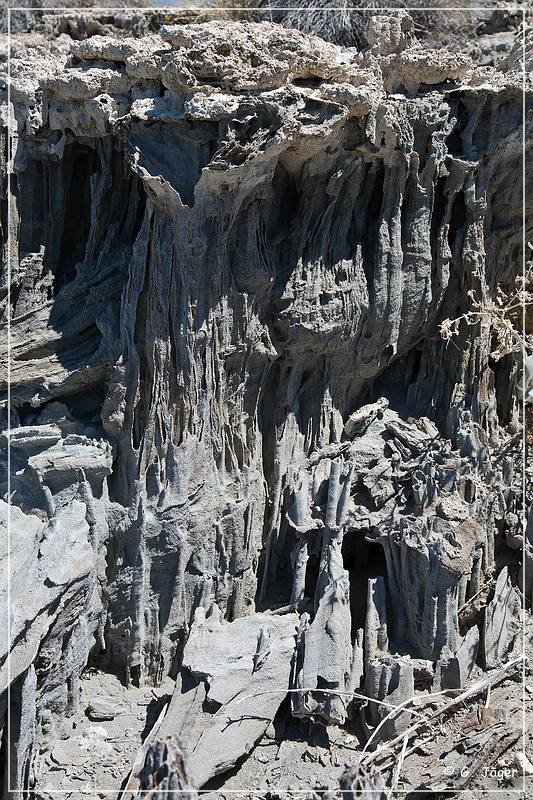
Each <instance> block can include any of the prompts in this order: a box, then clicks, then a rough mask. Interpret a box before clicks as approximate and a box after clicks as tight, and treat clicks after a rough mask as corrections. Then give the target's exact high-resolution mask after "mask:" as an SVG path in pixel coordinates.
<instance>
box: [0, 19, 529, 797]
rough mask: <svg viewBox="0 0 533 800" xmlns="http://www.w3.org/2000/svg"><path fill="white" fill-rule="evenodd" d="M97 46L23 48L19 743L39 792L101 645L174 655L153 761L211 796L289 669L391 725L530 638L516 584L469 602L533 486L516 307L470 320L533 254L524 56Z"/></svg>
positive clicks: (329, 710) (400, 33) (17, 252)
mask: <svg viewBox="0 0 533 800" xmlns="http://www.w3.org/2000/svg"><path fill="white" fill-rule="evenodd" d="M66 39H67V37H66V35H65V34H62V36H61V37H60V38H58V39H56V40H54V41H52V42H51V43H48V44H47V43H46V40H45V39H43V38H39V36H38V35H37V34H34V35H33V39H31V40H30V41H29V43H28V42H27V41H25V40H24V38H23V35H22V34H21V35H19V36H18V37H17V36H14V37H13V42H12V45H11V47H12V52H11V76H12V79H11V91H10V99H11V104H12V105H11V108H10V109H8V111H7V112H6V114H5V120H7V114H8V113H10V114H12V117H13V131H12V133H13V136H12V145H13V149H12V156H13V158H12V164H11V168H12V179H11V180H12V183H11V191H12V196H11V203H10V212H11V213H10V220H9V225H10V234H11V239H10V245H11V249H10V250H8V249H7V244H6V241H5V236H6V231H7V227H6V226H7V224H8V223H7V219H6V214H4V216H3V217H2V231H3V234H4V253H5V255H6V262H7V258H9V259H11V260H10V267H11V293H10V296H9V299H8V301H7V300H6V302H5V303H4V315H5V316H4V319H6V320H7V318H9V323H10V401H11V415H10V417H11V419H10V424H11V431H10V434H8V433H4V435H3V436H2V439H1V440H0V446H1V447H2V452H3V453H4V454H7V450H8V446H9V450H10V459H11V476H10V482H9V491H10V494H9V496H8V484H7V470H6V469H4V471H3V472H2V493H3V497H4V500H3V501H1V502H2V505H1V507H0V511H1V514H2V520H3V521H7V516H8V511H7V505H6V503H7V502H8V501H9V502H10V535H9V556H10V561H9V567H10V575H11V582H10V591H11V603H12V609H13V610H12V611H11V612H10V617H9V621H10V630H9V632H8V635H7V636H6V635H5V634H4V636H3V637H2V654H1V658H2V661H1V662H0V665H1V666H2V670H3V671H2V683H1V687H2V691H3V692H4V694H3V695H2V696H1V698H0V710H1V711H2V714H3V717H2V718H1V720H0V724H3V723H2V720H5V719H6V713H7V711H6V702H5V701H6V691H5V690H6V686H7V682H8V680H10V681H11V708H12V726H11V738H10V742H9V743H8V742H7V726H6V725H4V742H5V745H4V748H3V750H2V753H3V756H4V758H5V763H6V764H7V763H8V762H9V764H10V773H11V787H10V788H11V789H12V790H13V791H19V792H27V791H29V790H30V789H31V788H35V787H36V786H37V788H39V780H38V777H36V775H35V773H34V766H33V765H34V762H35V759H38V758H39V756H38V752H39V748H42V749H46V746H47V745H46V743H47V742H50V741H53V740H54V739H55V738H61V737H62V735H63V729H62V719H63V717H64V716H65V715H69V714H72V713H74V711H75V709H76V706H77V701H78V682H79V679H80V676H81V674H82V673H83V671H84V670H85V669H86V668H87V667H91V668H97V669H100V670H105V671H109V672H112V673H114V674H116V675H118V676H119V677H120V679H121V680H122V681H123V682H124V684H125V685H134V686H139V685H143V684H152V685H154V686H155V685H158V684H159V682H160V681H161V679H162V678H163V676H168V675H170V676H172V677H173V678H177V683H176V689H175V692H174V695H173V697H172V700H171V702H170V703H169V709H168V711H167V714H166V716H165V718H164V720H163V722H162V726H161V728H160V730H159V732H158V734H157V736H158V738H157V739H156V740H154V743H153V744H152V745H151V749H150V750H149V752H148V755H147V756H146V761H145V762H144V767H143V771H142V772H141V773H139V775H140V777H139V780H140V785H141V787H142V788H143V789H145V790H146V791H148V790H149V791H150V792H151V793H150V794H149V795H147V796H150V797H154V798H156V797H159V796H161V797H162V796H163V794H161V792H164V791H167V790H168V789H173V790H174V791H175V796H176V798H178V797H182V796H183V797H185V796H187V797H190V796H191V795H190V794H187V787H188V786H189V788H190V787H192V788H193V789H197V788H201V787H202V786H203V785H205V784H206V782H207V781H209V780H210V779H212V778H213V777H214V776H215V775H219V774H220V773H222V772H224V771H225V770H228V769H230V768H232V767H234V766H235V765H236V764H238V763H239V760H240V759H242V757H243V756H245V755H246V754H247V753H249V752H250V750H252V749H253V748H254V747H255V745H256V743H257V742H258V740H260V739H261V737H262V736H263V735H264V734H265V731H266V730H267V728H268V726H269V725H271V723H272V722H273V721H274V719H275V716H276V714H277V712H278V709H279V708H280V706H281V704H282V701H283V699H284V696H285V694H286V693H287V692H288V691H289V690H290V706H291V711H292V714H293V716H294V717H296V718H297V719H302V718H303V719H305V720H309V721H310V722H311V723H314V724H320V725H331V724H337V725H344V724H346V722H347V721H348V720H350V719H351V718H352V717H353V716H354V702H353V696H354V693H357V694H361V693H363V694H365V695H366V696H367V697H368V698H369V700H368V703H367V707H366V712H365V715H364V724H365V725H366V726H367V728H371V727H372V726H376V725H377V724H379V723H380V720H382V719H383V717H384V716H385V715H386V713H387V711H388V710H390V704H398V703H401V702H403V701H404V700H406V699H408V698H409V697H410V696H411V695H412V694H413V693H414V692H415V689H417V688H419V687H420V686H421V685H424V684H425V685H427V686H431V685H432V684H433V686H434V688H436V689H437V690H438V689H439V688H451V689H460V688H462V687H463V686H464V683H465V681H466V680H467V678H468V675H469V674H470V672H471V671H472V669H473V667H474V664H475V662H476V658H477V653H478V648H479V650H480V652H481V653H482V654H483V661H484V663H483V664H481V666H482V667H483V668H486V669H490V668H492V667H494V666H496V665H497V664H498V663H499V660H500V659H501V658H504V657H505V656H506V655H507V654H508V653H509V652H510V651H511V650H512V647H513V642H514V637H515V634H516V615H517V613H518V606H517V602H516V596H515V595H514V594H513V592H514V589H512V588H511V586H510V584H509V583H508V576H507V573H505V575H504V576H503V577H500V578H499V579H498V582H497V584H496V593H495V595H494V598H493V599H492V600H491V603H490V605H489V606H488V610H487V616H486V617H485V620H484V622H483V618H481V619H480V618H477V617H476V616H475V615H474V616H472V617H468V618H466V617H465V615H464V613H463V609H464V607H465V604H467V603H468V601H469V600H471V599H474V598H475V597H476V596H478V594H479V592H480V590H482V589H483V588H484V586H485V585H486V584H488V583H489V580H490V578H491V576H492V574H493V573H494V572H495V571H496V569H497V568H496V555H497V552H498V550H499V549H501V548H502V547H505V546H506V544H505V543H506V536H507V532H508V528H509V525H510V524H511V522H512V515H513V514H516V512H517V509H518V504H519V502H520V498H519V493H518V489H517V486H518V484H519V482H518V479H517V469H518V468H517V467H516V465H515V463H514V459H513V454H512V451H511V452H508V451H506V449H505V445H506V440H507V438H508V437H509V435H512V434H515V433H516V431H517V426H518V401H517V394H516V391H515V388H516V385H517V380H518V367H517V363H516V359H515V358H514V357H513V355H512V354H510V355H507V356H505V357H504V358H501V359H500V360H498V361H496V360H494V359H493V358H491V353H492V352H493V349H494V348H493V346H492V344H491V336H492V335H493V332H492V331H491V327H490V325H491V323H490V319H488V320H486V321H483V322H482V323H480V324H478V325H476V326H475V327H469V326H468V325H466V324H463V325H462V326H461V327H460V332H459V335H458V336H457V337H456V338H455V339H454V341H453V342H446V341H444V340H443V339H442V338H441V336H440V335H439V324H440V323H442V322H443V321H444V320H446V319H448V318H457V317H459V316H460V315H461V314H462V313H464V312H465V311H467V310H468V308H469V307H470V303H471V297H472V293H475V295H476V296H477V297H481V298H483V299H489V298H493V297H495V295H496V292H497V287H498V285H504V286H511V285H512V284H513V282H514V280H515V278H516V276H517V274H518V273H519V271H520V269H521V247H522V233H523V232H522V230H521V215H522V211H521V203H522V187H521V174H522V172H521V152H522V150H521V148H522V131H521V120H522V75H521V74H520V72H518V71H517V70H516V69H515V66H516V65H515V62H514V61H512V59H511V60H510V61H509V64H507V62H505V63H504V64H503V65H502V66H501V68H493V67H484V68H476V67H475V66H474V64H473V63H472V62H471V60H470V59H469V58H468V57H466V56H461V55H457V54H451V53H450V54H448V53H447V52H446V51H442V50H439V51H427V50H425V49H424V48H423V47H422V46H421V45H420V44H418V43H417V42H416V40H415V38H414V32H413V25H412V21H411V19H410V18H409V17H408V15H406V14H404V13H403V12H399V13H398V14H396V15H394V16H392V17H380V18H377V21H376V22H375V25H374V28H373V33H372V34H371V38H370V42H371V44H370V46H369V47H368V48H367V49H366V50H365V51H363V52H356V51H355V50H354V49H343V48H340V47H337V46H335V45H332V44H329V43H327V42H325V41H323V40H321V39H319V38H313V37H309V36H306V35H304V34H301V33H299V32H296V31H291V30H287V29H284V28H283V27H281V26H278V25H275V24H270V23H235V22H206V23H201V24H189V25H168V26H162V27H161V28H160V30H159V32H158V33H147V34H146V35H144V36H139V37H128V36H123V37H113V36H109V35H100V34H96V35H91V36H88V38H84V39H83V40H80V41H73V42H72V43H71V44H69V47H68V49H67V46H66V44H65V40H66ZM511 62H512V63H511ZM526 107H527V113H528V117H527V120H526V123H527V124H528V125H529V124H530V109H531V86H530V83H529V80H528V81H527V85H526ZM528 131H529V128H528ZM530 155H531V152H530V146H529V144H528V146H527V148H526V157H527V158H528V159H529V158H530ZM3 187H4V188H3V192H4V194H3V200H6V197H7V191H8V189H7V185H6V184H3ZM530 219H531V218H530ZM6 277H7V272H5V273H4V283H5V282H6ZM7 302H9V303H10V306H9V308H8V305H7ZM5 341H6V339H5V338H3V340H2V344H3V345H4V344H5ZM5 355H6V353H5V351H4V353H3V356H5ZM2 391H3V395H2V397H3V402H4V406H6V404H7V400H8V396H7V385H6V384H5V383H4V385H3V387H2ZM4 427H5V428H6V429H7V418H5V419H4ZM6 527H7V526H6ZM512 536H514V537H518V540H520V536H521V534H520V531H518V532H517V530H516V526H515V527H514V528H513V534H512ZM5 541H7V539H6V540H5ZM7 552H8V550H7V548H6V547H5V546H4V550H3V552H2V556H3V557H4V558H5V557H6V556H7ZM513 552H515V553H516V552H518V551H517V550H516V548H515V549H514V551H513ZM502 620H503V623H502V624H505V636H504V637H502V636H501V635H500V634H499V633H498V626H499V625H500V622H501V621H502ZM481 629H482V644H481V645H480V630H481ZM9 648H11V655H10V659H9V661H10V667H9V670H8V668H7V652H8V649H9ZM372 700H375V701H380V703H376V702H375V703H373V702H372ZM236 718H238V720H239V721H238V722H235V719H236ZM409 719H410V716H409V712H405V713H402V714H399V715H397V716H396V717H394V718H393V719H392V720H390V721H389V722H388V723H387V725H384V726H383V728H382V730H381V735H382V736H389V735H394V734H395V733H397V732H398V731H401V730H402V728H403V726H405V725H406V724H407V723H408V721H409ZM192 720H194V724H193V722H192ZM228 725H229V727H228ZM232 725H233V726H234V729H235V733H233V732H232ZM183 758H185V763H186V768H185V766H184V765H183V763H182V759H183ZM5 775H7V770H5ZM118 788H119V786H118V785H117V791H118ZM43 792H44V790H43ZM183 792H184V793H183ZM40 796H43V797H44V796H46V793H45V792H44V793H43V794H41V795H40ZM173 796H174V795H173Z"/></svg>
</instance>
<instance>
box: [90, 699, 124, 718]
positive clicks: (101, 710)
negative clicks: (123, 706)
mask: <svg viewBox="0 0 533 800" xmlns="http://www.w3.org/2000/svg"><path fill="white" fill-rule="evenodd" d="M85 713H86V714H87V716H88V717H89V719H92V720H94V721H103V720H111V719H115V717H116V716H117V714H118V713H119V710H118V709H117V707H116V706H113V705H111V703H109V702H107V701H106V700H93V701H92V702H91V703H89V705H88V706H87V709H86V711H85Z"/></svg>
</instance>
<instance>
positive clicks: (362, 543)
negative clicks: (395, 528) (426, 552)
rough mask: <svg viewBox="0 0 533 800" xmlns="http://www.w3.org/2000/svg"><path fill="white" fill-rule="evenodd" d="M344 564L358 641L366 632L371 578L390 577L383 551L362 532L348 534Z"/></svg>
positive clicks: (346, 535) (343, 557)
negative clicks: (361, 631) (361, 629)
mask: <svg viewBox="0 0 533 800" xmlns="http://www.w3.org/2000/svg"><path fill="white" fill-rule="evenodd" d="M342 560H343V564H344V569H345V570H347V571H348V575H349V578H350V616H351V619H352V627H351V638H352V643H353V642H354V641H355V637H356V634H357V631H358V630H359V629H360V628H364V626H365V620H366V610H367V592H368V580H369V578H378V577H382V576H385V575H386V574H387V565H386V560H385V553H384V552H383V548H382V546H381V545H380V544H378V543H377V542H369V541H368V540H367V539H365V537H364V534H363V532H362V531H351V532H349V533H347V534H345V536H344V539H343V541H342Z"/></svg>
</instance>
